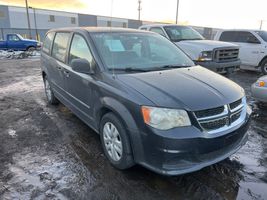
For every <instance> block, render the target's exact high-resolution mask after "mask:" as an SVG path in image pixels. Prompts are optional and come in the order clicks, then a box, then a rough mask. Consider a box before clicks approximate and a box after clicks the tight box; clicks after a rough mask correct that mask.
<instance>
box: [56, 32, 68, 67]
mask: <svg viewBox="0 0 267 200" xmlns="http://www.w3.org/2000/svg"><path fill="white" fill-rule="evenodd" d="M69 37H70V33H57V34H56V37H55V40H54V45H53V50H52V56H53V57H54V58H56V59H57V60H59V61H62V62H65V58H66V51H67V46H68V41H69Z"/></svg>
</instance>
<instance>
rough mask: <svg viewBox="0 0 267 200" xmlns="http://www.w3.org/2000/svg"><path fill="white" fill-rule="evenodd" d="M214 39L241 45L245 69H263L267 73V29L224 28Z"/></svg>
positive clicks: (241, 58)
mask: <svg viewBox="0 0 267 200" xmlns="http://www.w3.org/2000/svg"><path fill="white" fill-rule="evenodd" d="M214 39H215V40H219V41H226V42H232V43H235V44H237V45H239V47H240V52H239V57H240V60H241V63H242V65H243V66H244V69H257V70H261V71H262V73H263V74H267V32H266V31H261V30H236V29H235V30H222V31H219V32H217V34H216V36H215V38H214ZM243 66H242V68H243Z"/></svg>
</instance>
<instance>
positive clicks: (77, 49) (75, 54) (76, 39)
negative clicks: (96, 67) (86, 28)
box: [69, 34, 93, 65]
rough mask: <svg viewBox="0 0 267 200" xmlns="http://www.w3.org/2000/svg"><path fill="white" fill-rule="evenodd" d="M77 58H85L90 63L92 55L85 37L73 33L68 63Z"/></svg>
mask: <svg viewBox="0 0 267 200" xmlns="http://www.w3.org/2000/svg"><path fill="white" fill-rule="evenodd" d="M77 58H82V59H86V60H87V61H88V62H89V63H90V64H91V65H92V62H93V57H92V54H91V52H90V49H89V47H88V45H87V43H86V41H85V39H84V38H83V37H82V36H81V35H78V34H75V35H74V36H73V39H72V42H71V47H70V55H69V63H71V61H72V60H73V59H77Z"/></svg>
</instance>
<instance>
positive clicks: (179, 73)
mask: <svg viewBox="0 0 267 200" xmlns="http://www.w3.org/2000/svg"><path fill="white" fill-rule="evenodd" d="M118 79H119V80H120V81H122V82H123V83H124V84H126V85H127V86H128V87H131V88H133V89H135V90H136V91H137V92H139V93H140V94H141V95H143V96H145V97H146V98H148V99H149V100H150V101H152V102H153V103H154V104H155V106H158V107H166V108H183V109H186V110H189V111H196V110H203V109H208V108H214V107H219V106H222V105H225V104H229V103H231V102H234V101H236V100H238V99H240V98H242V97H243V96H244V90H243V89H242V88H241V87H240V86H239V85H237V84H236V83H234V82H233V81H231V80H229V79H227V78H225V77H223V76H221V75H219V74H216V73H214V72H212V71H210V70H208V69H206V68H203V67H200V66H194V67H190V68H179V69H171V70H164V71H153V72H145V73H134V74H118Z"/></svg>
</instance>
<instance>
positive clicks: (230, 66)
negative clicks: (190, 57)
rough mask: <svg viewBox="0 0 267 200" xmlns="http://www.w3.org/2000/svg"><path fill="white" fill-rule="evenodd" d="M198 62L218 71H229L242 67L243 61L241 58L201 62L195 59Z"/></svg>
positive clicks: (222, 72)
mask: <svg viewBox="0 0 267 200" xmlns="http://www.w3.org/2000/svg"><path fill="white" fill-rule="evenodd" d="M195 63H196V64H198V65H200V66H202V67H206V68H208V69H210V70H212V71H215V72H217V73H221V74H224V73H228V72H234V71H237V70H239V69H240V65H241V61H240V59H238V60H236V61H232V62H215V61H206V62H199V61H195Z"/></svg>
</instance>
